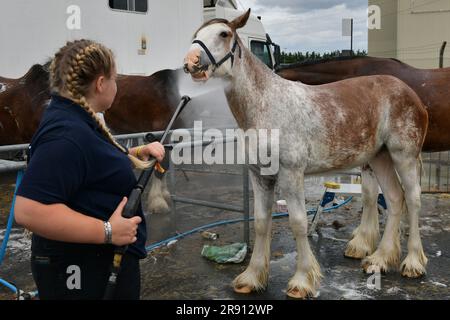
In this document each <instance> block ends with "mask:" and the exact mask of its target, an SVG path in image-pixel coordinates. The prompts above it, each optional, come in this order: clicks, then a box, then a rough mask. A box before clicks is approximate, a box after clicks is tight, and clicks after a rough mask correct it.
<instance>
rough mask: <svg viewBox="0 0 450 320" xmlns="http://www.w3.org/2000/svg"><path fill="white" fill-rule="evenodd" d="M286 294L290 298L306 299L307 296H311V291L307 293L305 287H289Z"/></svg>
mask: <svg viewBox="0 0 450 320" xmlns="http://www.w3.org/2000/svg"><path fill="white" fill-rule="evenodd" d="M286 294H287V295H288V296H289V297H290V298H293V299H298V300H301V299H307V298H309V297H311V296H313V295H312V293H308V291H306V290H305V289H301V290H300V289H298V288H294V289H291V290H289V291H288V292H287V293H286Z"/></svg>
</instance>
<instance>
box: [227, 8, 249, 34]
mask: <svg viewBox="0 0 450 320" xmlns="http://www.w3.org/2000/svg"><path fill="white" fill-rule="evenodd" d="M250 12H251V9H248V10H247V12H246V13H244V14H243V15H242V16H239V17H237V18H236V19H234V20H233V21H231V22H230V26H231V27H232V28H234V29H236V30H237V29H240V28H242V27H244V26H245V25H246V24H247V21H248V18H249V17H250Z"/></svg>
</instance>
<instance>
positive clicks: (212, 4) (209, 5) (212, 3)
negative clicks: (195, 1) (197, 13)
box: [203, 0, 217, 8]
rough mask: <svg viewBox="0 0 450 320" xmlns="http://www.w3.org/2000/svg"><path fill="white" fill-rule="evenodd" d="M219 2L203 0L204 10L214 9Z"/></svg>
mask: <svg viewBox="0 0 450 320" xmlns="http://www.w3.org/2000/svg"><path fill="white" fill-rule="evenodd" d="M216 2H217V0H203V8H214V7H215V6H216Z"/></svg>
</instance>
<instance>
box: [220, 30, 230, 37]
mask: <svg viewBox="0 0 450 320" xmlns="http://www.w3.org/2000/svg"><path fill="white" fill-rule="evenodd" d="M220 36H221V37H222V38H228V32H225V31H224V32H222V33H221V34H220Z"/></svg>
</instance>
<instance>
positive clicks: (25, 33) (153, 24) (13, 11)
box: [0, 0, 275, 78]
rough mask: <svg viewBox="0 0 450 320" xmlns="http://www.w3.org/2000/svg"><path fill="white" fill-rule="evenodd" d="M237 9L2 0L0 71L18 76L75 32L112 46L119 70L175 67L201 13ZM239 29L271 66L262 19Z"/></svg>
mask: <svg viewBox="0 0 450 320" xmlns="http://www.w3.org/2000/svg"><path fill="white" fill-rule="evenodd" d="M241 13H242V11H239V10H237V4H236V1H235V0H219V1H217V0H94V1H93V0H39V1H30V0H14V1H6V0H2V1H0V43H1V47H0V76H2V77H7V78H18V77H20V76H22V75H23V74H24V73H26V71H27V70H28V69H29V68H30V67H31V66H32V65H33V64H35V63H41V64H43V63H45V62H46V61H48V60H49V59H50V58H51V57H52V56H53V54H54V53H55V52H56V51H57V49H58V48H60V47H61V46H63V45H64V44H65V42H66V41H68V40H73V39H79V38H89V39H93V40H96V41H99V42H101V43H103V44H105V45H106V46H108V47H110V48H112V49H113V51H114V53H115V55H116V58H117V61H118V72H119V73H121V74H128V75H150V74H152V73H154V72H156V71H159V70H162V69H177V68H180V67H181V64H182V60H183V57H184V54H185V53H186V51H187V49H188V48H189V46H190V42H191V37H192V35H193V33H194V31H195V30H196V29H197V28H198V27H199V26H200V25H201V24H202V23H203V22H204V20H205V19H211V18H226V19H233V18H234V17H236V16H238V15H239V14H241ZM239 33H240V36H241V37H242V39H243V41H244V42H245V44H246V45H247V46H248V47H249V48H251V50H252V51H253V52H254V53H255V54H256V55H257V56H258V57H260V59H262V60H263V61H264V62H265V63H266V64H267V65H268V66H269V67H270V68H274V66H275V63H274V54H273V53H272V49H271V46H270V45H269V44H268V43H267V36H266V32H265V30H264V27H263V25H262V23H261V21H260V20H259V19H258V18H257V17H254V16H252V17H251V19H250V22H249V24H248V26H247V27H246V28H244V29H242V30H240V31H239Z"/></svg>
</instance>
